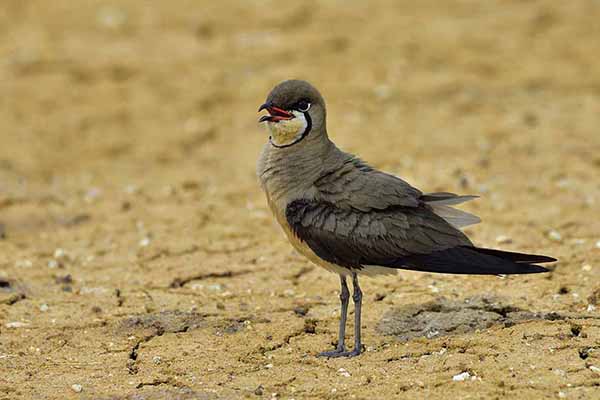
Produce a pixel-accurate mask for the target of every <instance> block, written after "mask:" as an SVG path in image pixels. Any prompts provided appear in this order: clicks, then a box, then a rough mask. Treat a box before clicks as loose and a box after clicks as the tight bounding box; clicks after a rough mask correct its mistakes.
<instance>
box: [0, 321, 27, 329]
mask: <svg viewBox="0 0 600 400" xmlns="http://www.w3.org/2000/svg"><path fill="white" fill-rule="evenodd" d="M27 325H29V324H28V323H26V322H21V321H13V322H7V323H6V324H4V326H6V327H7V328H23V327H25V326H27Z"/></svg>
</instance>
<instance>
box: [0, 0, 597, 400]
mask: <svg viewBox="0 0 600 400" xmlns="http://www.w3.org/2000/svg"><path fill="white" fill-rule="evenodd" d="M599 17H600V4H599V3H598V2H596V1H572V2H558V1H485V2H484V1H480V2H475V1H458V2H443V3H442V2H438V1H421V2H418V3H416V2H409V1H405V2H398V3H392V2H379V3H378V2H369V3H367V2H362V1H353V2H341V1H324V2H318V1H308V2H281V1H260V2H253V3H250V2H231V1H227V0H221V1H218V2H209V1H206V2H198V1H191V0H190V1H176V2H172V1H170V2H166V1H165V2H158V1H155V2H145V1H113V2H107V1H99V0H98V1H94V0H82V1H67V0H53V1H52V2H50V1H43V0H38V1H33V0H32V1H27V2H24V1H20V0H3V1H2V4H1V5H0V88H1V91H0V93H1V94H2V95H1V96H0V129H1V132H2V133H1V136H0V224H1V228H0V229H1V231H0V236H1V237H2V239H0V398H1V399H20V398H23V399H34V398H35V399H46V398H48V399H80V398H83V399H92V398H93V399H138V400H140V399H168V398H175V399H213V398H214V399H220V398H273V397H277V398H282V399H289V398H296V399H299V398H344V399H353V398H357V399H359V398H392V397H394V398H426V397H427V398H432V399H434V398H456V399H458V398H464V399H466V398H470V399H480V398H481V399H483V398H504V397H510V398H520V399H538V398H567V399H592V398H596V399H597V398H600V304H599V303H600V282H599V281H600V280H599V279H598V277H599V275H600V222H599V218H598V216H599V212H600V155H599V154H600V63H599V62H598V54H600V40H599V37H600V25H599V24H598V18H599ZM290 77H300V78H305V79H309V80H310V81H312V82H313V83H314V84H315V85H316V86H317V87H319V88H320V89H321V90H322V92H323V94H324V95H325V97H326V99H327V100H328V106H329V124H328V125H329V128H330V135H331V136H332V138H333V139H334V140H335V141H336V142H337V143H338V144H339V145H340V146H341V147H343V148H344V149H346V150H348V151H352V152H355V153H359V154H360V155H361V157H362V158H364V159H366V160H368V161H369V162H371V163H372V164H373V165H374V166H376V167H379V168H383V169H385V170H387V171H390V172H392V173H396V174H398V175H400V176H402V177H404V178H405V179H407V180H408V181H409V182H411V183H412V184H414V185H415V186H417V187H419V188H421V189H422V190H425V191H439V190H446V191H455V192H460V193H474V194H481V195H482V198H481V199H480V200H478V201H477V202H474V203H473V204H469V205H467V206H466V209H467V210H470V211H472V212H475V213H477V214H479V215H480V216H481V217H482V218H483V220H484V223H483V224H480V225H478V226H475V227H472V228H469V229H468V232H469V234H470V235H471V236H472V238H473V239H474V241H475V242H476V243H477V244H479V245H482V246H488V247H491V246H494V247H498V246H499V247H502V248H504V249H509V250H520V251H528V252H540V253H544V254H549V255H553V256H556V257H558V258H559V259H560V262H559V263H557V264H556V268H555V270H554V272H552V273H549V274H546V275H537V276H521V277H510V278H508V279H500V278H497V277H466V276H463V277H456V276H448V275H434V274H424V273H412V272H402V273H400V274H399V275H398V276H395V277H379V278H372V279H369V278H366V279H363V290H364V292H365V293H366V300H365V305H364V310H365V311H364V319H363V322H364V342H365V346H366V352H365V353H364V354H363V355H362V356H361V357H359V358H354V359H332V360H325V359H317V358H315V354H316V353H317V352H319V351H322V350H326V349H328V348H330V347H331V346H332V343H333V342H334V340H335V337H336V331H337V323H338V312H339V307H338V299H337V290H338V279H337V278H336V277H335V276H334V275H331V274H329V273H327V272H325V271H323V270H320V269H318V268H316V267H314V266H312V265H311V264H310V263H309V262H307V261H305V260H304V259H303V258H301V257H300V256H299V255H297V254H296V253H294V251H293V250H292V248H291V247H290V246H289V244H288V243H287V242H286V241H285V239H284V237H283V234H282V233H281V231H280V230H279V228H278V227H277V226H276V225H275V224H274V222H273V220H272V218H271V216H270V214H269V212H268V210H267V208H266V204H265V201H264V199H263V196H262V194H261V193H260V190H259V188H258V185H257V182H256V178H255V172H254V169H255V160H256V158H257V156H258V153H259V151H260V148H261V146H262V144H263V143H264V142H265V140H266V132H265V131H264V129H263V128H262V127H259V126H258V125H257V123H256V120H257V114H256V108H257V106H258V105H259V104H261V103H262V101H263V100H264V98H265V96H266V94H267V92H268V91H269V90H270V88H271V87H272V86H273V85H274V84H275V83H277V82H279V81H280V80H283V79H286V78H290ZM498 242H501V243H498ZM351 309H352V308H351ZM351 331H352V328H351V325H350V327H349V332H351ZM348 339H349V341H350V343H352V337H351V334H349V336H348ZM461 378H462V380H461Z"/></svg>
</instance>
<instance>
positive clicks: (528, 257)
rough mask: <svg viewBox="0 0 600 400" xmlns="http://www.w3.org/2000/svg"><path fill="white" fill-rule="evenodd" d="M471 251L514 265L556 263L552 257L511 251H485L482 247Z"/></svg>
mask: <svg viewBox="0 0 600 400" xmlns="http://www.w3.org/2000/svg"><path fill="white" fill-rule="evenodd" d="M473 249H474V250H475V251H477V252H479V253H483V254H488V255H490V256H494V257H499V258H502V259H504V260H511V261H513V262H516V263H526V264H537V263H550V262H555V261H558V260H557V259H556V258H554V257H550V256H543V255H540V254H527V253H516V252H513V251H504V250H497V249H487V248H484V247H474V248H473Z"/></svg>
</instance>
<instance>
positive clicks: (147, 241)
mask: <svg viewBox="0 0 600 400" xmlns="http://www.w3.org/2000/svg"><path fill="white" fill-rule="evenodd" d="M139 245H140V247H148V246H149V245H150V238H149V237H145V238H143V239H142V240H140V243H139Z"/></svg>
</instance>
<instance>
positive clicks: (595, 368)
mask: <svg viewBox="0 0 600 400" xmlns="http://www.w3.org/2000/svg"><path fill="white" fill-rule="evenodd" d="M590 371H592V372H594V373H595V374H597V375H600V368H598V367H596V366H595V365H590Z"/></svg>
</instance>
